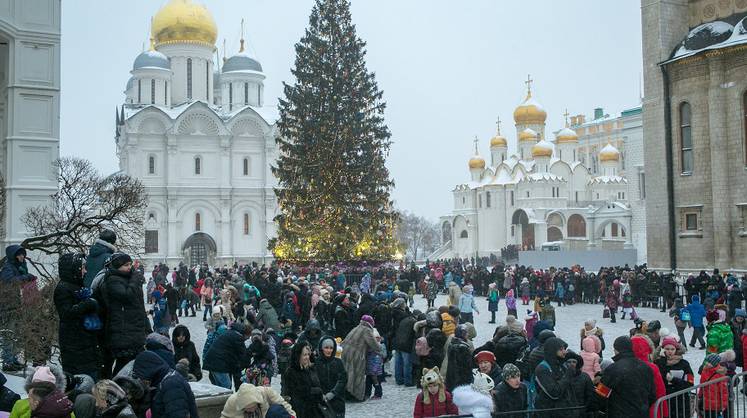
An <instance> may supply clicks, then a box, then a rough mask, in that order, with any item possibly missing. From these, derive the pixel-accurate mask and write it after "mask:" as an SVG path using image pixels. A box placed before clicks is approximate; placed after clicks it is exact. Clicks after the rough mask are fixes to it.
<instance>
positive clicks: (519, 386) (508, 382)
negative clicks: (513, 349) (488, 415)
mask: <svg viewBox="0 0 747 418" xmlns="http://www.w3.org/2000/svg"><path fill="white" fill-rule="evenodd" d="M527 395H528V394H527V387H526V385H524V383H522V381H521V372H520V371H519V368H518V367H516V366H515V365H514V364H512V363H508V364H506V365H504V366H503V371H502V372H501V382H500V383H499V384H498V385H497V386H496V387H495V391H494V392H493V401H494V402H493V403H494V404H495V413H504V414H503V415H500V416H501V417H505V418H524V417H525V416H526V413H516V414H505V413H506V412H513V411H526V410H527V409H529V403H528V398H527Z"/></svg>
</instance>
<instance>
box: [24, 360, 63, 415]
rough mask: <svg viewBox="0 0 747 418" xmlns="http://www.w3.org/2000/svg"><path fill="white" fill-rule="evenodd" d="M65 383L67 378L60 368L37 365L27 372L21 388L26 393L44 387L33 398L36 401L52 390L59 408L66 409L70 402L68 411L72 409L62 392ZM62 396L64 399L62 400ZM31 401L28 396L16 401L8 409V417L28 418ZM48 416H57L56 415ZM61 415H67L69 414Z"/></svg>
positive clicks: (31, 408) (30, 410) (30, 411)
mask: <svg viewBox="0 0 747 418" xmlns="http://www.w3.org/2000/svg"><path fill="white" fill-rule="evenodd" d="M66 383H67V379H65V374H64V372H63V371H62V369H61V368H59V367H56V366H49V367H47V366H40V367H37V368H36V369H35V370H34V372H33V373H30V374H28V376H26V383H25V384H24V386H23V389H24V390H25V391H26V393H28V394H30V393H31V392H32V390H34V389H37V390H38V389H44V390H43V392H41V391H40V392H39V393H37V399H35V401H36V402H37V403H38V401H39V398H40V397H41V398H44V397H45V396H46V395H45V394H47V393H53V392H54V393H55V397H56V398H57V399H59V400H60V402H61V403H60V405H59V406H60V407H61V410H63V411H64V410H66V409H67V402H70V404H69V405H70V411H72V402H71V401H69V399H68V398H67V397H65V393H64V390H65V384H66ZM63 398H64V400H62V399H63ZM66 401H67V402H66ZM31 403H32V399H31V397H30V396H29V397H28V398H25V399H20V400H18V401H16V402H15V403H14V404H13V408H12V409H11V411H10V417H11V418H30V417H31V414H32V410H34V407H33V405H32V404H31ZM70 411H68V413H69V412H70ZM50 416H51V417H57V415H50ZM63 416H64V417H67V416H69V415H63Z"/></svg>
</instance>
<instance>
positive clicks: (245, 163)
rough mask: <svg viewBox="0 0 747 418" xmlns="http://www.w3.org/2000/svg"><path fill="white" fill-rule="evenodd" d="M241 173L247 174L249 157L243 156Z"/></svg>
mask: <svg viewBox="0 0 747 418" xmlns="http://www.w3.org/2000/svg"><path fill="white" fill-rule="evenodd" d="M243 169H244V171H243V173H244V175H245V176H248V175H249V158H244V166H243Z"/></svg>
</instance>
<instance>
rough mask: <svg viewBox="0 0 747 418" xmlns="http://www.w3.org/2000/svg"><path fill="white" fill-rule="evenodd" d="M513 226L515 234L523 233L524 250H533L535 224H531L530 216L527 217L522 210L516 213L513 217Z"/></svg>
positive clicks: (522, 243)
mask: <svg viewBox="0 0 747 418" xmlns="http://www.w3.org/2000/svg"><path fill="white" fill-rule="evenodd" d="M511 225H513V226H514V233H516V232H520V233H521V246H522V248H525V249H532V250H533V249H534V224H530V223H529V216H527V213H526V212H524V211H523V210H521V209H519V210H517V211H516V212H514V215H513V216H512V217H511ZM517 230H518V231H517Z"/></svg>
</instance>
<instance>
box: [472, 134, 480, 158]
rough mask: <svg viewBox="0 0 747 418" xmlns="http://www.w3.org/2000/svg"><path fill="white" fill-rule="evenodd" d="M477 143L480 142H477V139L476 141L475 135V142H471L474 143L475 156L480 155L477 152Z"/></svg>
mask: <svg viewBox="0 0 747 418" xmlns="http://www.w3.org/2000/svg"><path fill="white" fill-rule="evenodd" d="M479 141H480V140H479V139H477V135H475V140H474V141H473V142H474V143H475V155H480V153H479V152H478V151H477V143H478V142H479Z"/></svg>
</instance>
